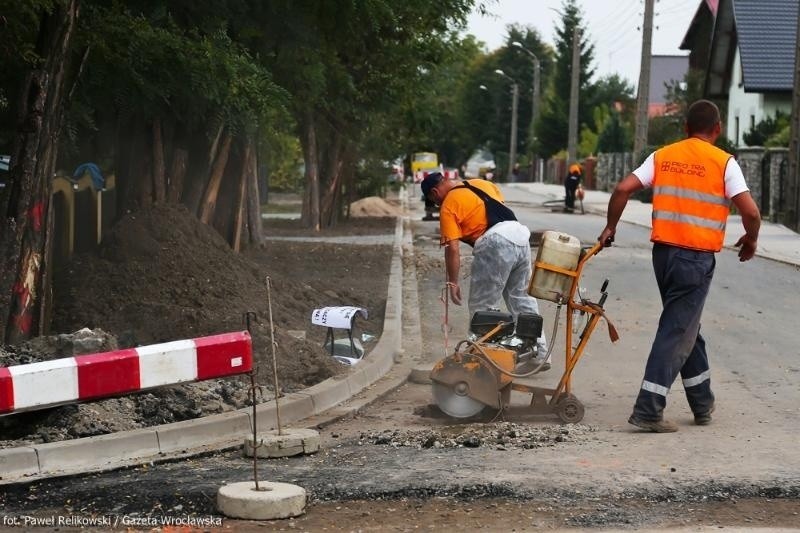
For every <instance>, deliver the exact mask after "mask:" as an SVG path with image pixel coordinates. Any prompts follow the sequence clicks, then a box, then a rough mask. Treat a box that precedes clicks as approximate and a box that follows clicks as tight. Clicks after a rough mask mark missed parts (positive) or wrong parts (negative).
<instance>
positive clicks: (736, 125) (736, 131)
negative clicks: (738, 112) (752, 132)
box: [733, 117, 739, 146]
mask: <svg viewBox="0 0 800 533" xmlns="http://www.w3.org/2000/svg"><path fill="white" fill-rule="evenodd" d="M733 128H734V134H733V142H735V143H736V145H737V146H738V145H739V117H736V118H734V119H733Z"/></svg>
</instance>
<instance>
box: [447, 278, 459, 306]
mask: <svg viewBox="0 0 800 533" xmlns="http://www.w3.org/2000/svg"><path fill="white" fill-rule="evenodd" d="M447 285H448V286H449V287H450V300H451V301H452V302H453V303H454V304H456V305H461V287H459V286H458V283H452V282H451V283H448V284H447Z"/></svg>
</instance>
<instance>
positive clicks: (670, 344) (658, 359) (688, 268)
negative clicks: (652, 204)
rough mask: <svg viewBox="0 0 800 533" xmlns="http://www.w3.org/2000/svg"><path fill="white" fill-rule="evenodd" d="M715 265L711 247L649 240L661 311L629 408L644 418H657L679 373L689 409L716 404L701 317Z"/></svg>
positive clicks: (703, 409) (700, 410) (705, 408)
mask: <svg viewBox="0 0 800 533" xmlns="http://www.w3.org/2000/svg"><path fill="white" fill-rule="evenodd" d="M715 264H716V259H715V258H714V254H713V253H712V252H698V251H695V250H687V249H684V248H678V247H675V246H668V245H664V244H655V245H653V269H654V270H655V275H656V281H657V282H658V289H659V292H660V293H661V302H662V304H663V310H662V311H661V318H660V319H659V321H658V331H657V332H656V337H655V339H654V340H653V346H652V348H651V350H650V356H649V357H648V359H647V366H646V367H645V372H644V380H643V381H642V388H641V389H640V390H639V395H638V397H637V398H636V404H635V405H634V408H633V412H634V414H635V415H637V416H638V417H640V418H642V419H645V420H660V419H661V417H662V412H663V410H664V407H665V406H666V404H667V393H668V392H669V389H670V387H671V386H672V383H673V382H674V381H675V378H676V377H677V376H678V374H680V375H681V377H682V378H683V385H684V389H685V390H686V399H687V400H688V401H689V406H690V407H691V409H692V412H694V413H706V412H708V410H709V409H710V408H711V406H712V405H713V403H714V394H713V393H712V392H711V372H710V370H709V366H708V355H707V353H706V347H705V346H706V343H705V340H704V339H703V336H702V335H701V334H700V317H701V315H702V313H703V306H704V305H705V301H706V296H707V295H708V289H709V286H710V285H711V279H712V277H713V275H714V266H715Z"/></svg>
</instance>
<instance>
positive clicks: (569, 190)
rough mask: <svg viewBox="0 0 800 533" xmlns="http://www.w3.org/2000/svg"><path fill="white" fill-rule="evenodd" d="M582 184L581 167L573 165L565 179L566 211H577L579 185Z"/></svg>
mask: <svg viewBox="0 0 800 533" xmlns="http://www.w3.org/2000/svg"><path fill="white" fill-rule="evenodd" d="M580 183H581V166H580V165H579V164H577V163H573V164H572V165H570V166H569V173H568V174H567V177H565V178H564V192H565V196H564V211H566V212H568V213H572V211H573V210H574V209H575V198H576V193H577V191H578V185H580Z"/></svg>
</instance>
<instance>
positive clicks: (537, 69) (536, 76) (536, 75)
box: [511, 41, 542, 181]
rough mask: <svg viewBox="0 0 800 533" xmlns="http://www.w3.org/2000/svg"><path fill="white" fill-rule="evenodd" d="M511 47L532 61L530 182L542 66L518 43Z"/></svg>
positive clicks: (532, 169) (534, 156) (532, 54)
mask: <svg viewBox="0 0 800 533" xmlns="http://www.w3.org/2000/svg"><path fill="white" fill-rule="evenodd" d="M511 45H512V46H516V47H517V48H519V49H520V50H522V51H523V52H525V53H526V54H528V55H529V56H530V58H531V60H532V61H533V100H532V102H531V127H530V140H529V144H530V150H531V181H533V178H534V176H535V175H536V164H537V159H538V157H536V154H535V153H534V148H533V147H534V145H535V144H536V119H537V118H539V87H540V85H541V73H542V65H541V63H540V62H539V57H538V56H537V55H536V54H534V53H533V52H531V51H530V50H528V49H527V48H525V46H524V45H523V44H522V43H521V42H519V41H514V42H513V43H511Z"/></svg>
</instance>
